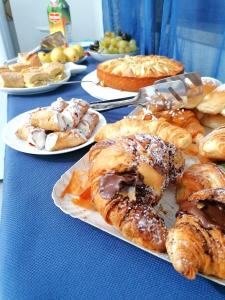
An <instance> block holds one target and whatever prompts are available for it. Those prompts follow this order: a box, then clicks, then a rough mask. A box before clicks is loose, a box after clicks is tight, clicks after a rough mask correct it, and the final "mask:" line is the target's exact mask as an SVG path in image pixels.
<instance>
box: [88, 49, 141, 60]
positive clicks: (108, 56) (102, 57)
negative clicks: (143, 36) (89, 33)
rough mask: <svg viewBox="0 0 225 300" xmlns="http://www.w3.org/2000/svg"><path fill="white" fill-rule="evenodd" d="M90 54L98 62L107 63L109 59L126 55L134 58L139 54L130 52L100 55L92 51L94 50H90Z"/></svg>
mask: <svg viewBox="0 0 225 300" xmlns="http://www.w3.org/2000/svg"><path fill="white" fill-rule="evenodd" d="M88 52H89V54H90V55H91V57H93V58H94V59H96V60H98V61H106V60H109V59H114V58H121V57H125V56H126V55H129V56H134V55H137V54H138V51H135V52H130V53H118V54H104V53H98V52H96V51H92V50H88Z"/></svg>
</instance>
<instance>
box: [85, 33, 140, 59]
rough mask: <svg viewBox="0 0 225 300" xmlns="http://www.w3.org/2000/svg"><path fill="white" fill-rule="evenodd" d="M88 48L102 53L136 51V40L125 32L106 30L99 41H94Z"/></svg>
mask: <svg viewBox="0 0 225 300" xmlns="http://www.w3.org/2000/svg"><path fill="white" fill-rule="evenodd" d="M90 49H91V50H93V51H97V52H99V53H103V54H118V53H130V52H135V51H137V45H136V41H135V40H134V39H132V38H131V36H130V35H129V34H127V33H122V32H119V33H118V35H116V34H115V33H114V32H106V33H105V35H104V38H103V39H102V40H101V41H95V43H94V45H91V46H90Z"/></svg>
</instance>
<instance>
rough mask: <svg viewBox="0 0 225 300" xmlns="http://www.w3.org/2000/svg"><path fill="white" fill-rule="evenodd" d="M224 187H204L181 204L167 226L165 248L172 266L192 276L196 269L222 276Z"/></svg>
mask: <svg viewBox="0 0 225 300" xmlns="http://www.w3.org/2000/svg"><path fill="white" fill-rule="evenodd" d="M224 220H225V189H224V188H223V189H222V188H220V189H205V190H201V191H198V192H196V193H194V194H192V195H191V196H190V197H189V199H188V201H186V202H184V203H182V205H181V207H180V211H179V213H178V215H177V218H176V222H175V224H174V226H173V227H172V228H171V229H169V233H168V237H167V240H166V249H167V253H168V255H169V258H170V260H171V262H172V264H173V266H174V268H175V269H176V270H177V271H178V272H179V273H181V274H182V275H184V276H185V277H187V278H188V279H194V278H195V277H196V274H197V272H200V273H202V274H205V275H214V276H216V277H219V278H222V279H225V263H224V262H225V233H224V232H225V222H224Z"/></svg>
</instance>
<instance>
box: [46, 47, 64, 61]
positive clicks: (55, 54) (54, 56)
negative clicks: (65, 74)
mask: <svg viewBox="0 0 225 300" xmlns="http://www.w3.org/2000/svg"><path fill="white" fill-rule="evenodd" d="M50 56H51V60H52V61H53V62H61V63H64V62H66V55H65V54H64V51H63V48H60V47H57V48H54V49H53V50H52V51H51V55H50Z"/></svg>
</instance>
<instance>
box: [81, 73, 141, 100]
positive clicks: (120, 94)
mask: <svg viewBox="0 0 225 300" xmlns="http://www.w3.org/2000/svg"><path fill="white" fill-rule="evenodd" d="M85 81H91V82H85ZM98 83H99V79H98V77H97V71H96V70H95V71H92V72H91V73H89V74H87V75H86V76H85V77H84V78H83V79H82V81H81V86H82V88H83V89H84V90H85V91H86V92H87V93H88V94H90V95H91V96H92V97H95V98H97V99H100V100H103V101H104V100H111V99H119V98H125V97H130V96H136V95H137V93H135V92H127V91H120V90H116V89H113V88H110V87H104V86H101V85H99V84H98Z"/></svg>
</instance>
